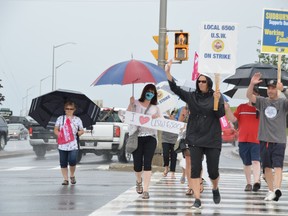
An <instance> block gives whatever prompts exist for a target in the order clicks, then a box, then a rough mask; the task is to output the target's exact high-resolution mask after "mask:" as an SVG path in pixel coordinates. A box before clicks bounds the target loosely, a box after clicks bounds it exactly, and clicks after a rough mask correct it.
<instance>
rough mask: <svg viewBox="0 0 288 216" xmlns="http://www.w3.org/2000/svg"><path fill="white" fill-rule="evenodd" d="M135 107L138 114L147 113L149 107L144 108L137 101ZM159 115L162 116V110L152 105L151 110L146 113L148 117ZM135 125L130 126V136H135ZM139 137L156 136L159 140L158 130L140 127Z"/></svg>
mask: <svg viewBox="0 0 288 216" xmlns="http://www.w3.org/2000/svg"><path fill="white" fill-rule="evenodd" d="M135 107H136V110H135V112H136V113H143V114H144V113H145V111H146V109H147V107H144V106H142V104H141V103H140V102H139V101H138V100H135ZM154 114H158V115H160V110H159V108H158V106H156V105H151V106H150V107H149V109H148V110H147V112H146V115H154ZM134 128H136V127H135V125H129V135H131V134H133V133H134V132H135V129H134ZM138 136H154V137H155V138H156V139H157V130H155V129H152V128H146V127H139V134H138Z"/></svg>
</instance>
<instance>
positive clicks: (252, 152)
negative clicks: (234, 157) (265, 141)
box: [238, 142, 260, 166]
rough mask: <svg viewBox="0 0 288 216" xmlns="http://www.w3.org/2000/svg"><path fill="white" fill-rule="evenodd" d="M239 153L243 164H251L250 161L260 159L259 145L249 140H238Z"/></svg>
mask: <svg viewBox="0 0 288 216" xmlns="http://www.w3.org/2000/svg"><path fill="white" fill-rule="evenodd" d="M238 146H239V155H240V157H241V159H242V162H243V164H244V165H245V166H250V165H252V161H260V145H259V144H257V143H250V142H239V145H238Z"/></svg>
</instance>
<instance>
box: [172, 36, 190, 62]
mask: <svg viewBox="0 0 288 216" xmlns="http://www.w3.org/2000/svg"><path fill="white" fill-rule="evenodd" d="M188 41H189V33H188V32H176V33H175V43H174V59H175V60H179V61H187V60H188V50H189V42H188Z"/></svg>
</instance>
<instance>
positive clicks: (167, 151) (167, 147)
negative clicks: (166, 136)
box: [162, 142, 177, 172]
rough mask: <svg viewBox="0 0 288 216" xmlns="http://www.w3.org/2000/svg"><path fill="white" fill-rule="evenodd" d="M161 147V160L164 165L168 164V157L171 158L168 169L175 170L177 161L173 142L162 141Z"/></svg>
mask: <svg viewBox="0 0 288 216" xmlns="http://www.w3.org/2000/svg"><path fill="white" fill-rule="evenodd" d="M162 148H163V161H164V167H165V166H169V159H170V160H171V163H170V171H171V172H175V169H176V161H177V153H176V152H175V151H174V143H166V142H163V143H162Z"/></svg>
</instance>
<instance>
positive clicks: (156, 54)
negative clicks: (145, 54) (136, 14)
mask: <svg viewBox="0 0 288 216" xmlns="http://www.w3.org/2000/svg"><path fill="white" fill-rule="evenodd" d="M153 39H154V41H155V42H156V43H157V44H159V36H158V35H155V36H153ZM165 44H166V49H165V50H166V51H165V60H166V61H167V60H168V44H169V40H168V36H166V42H165ZM151 53H152V55H153V56H154V58H155V59H156V60H157V61H158V49H157V50H151Z"/></svg>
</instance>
